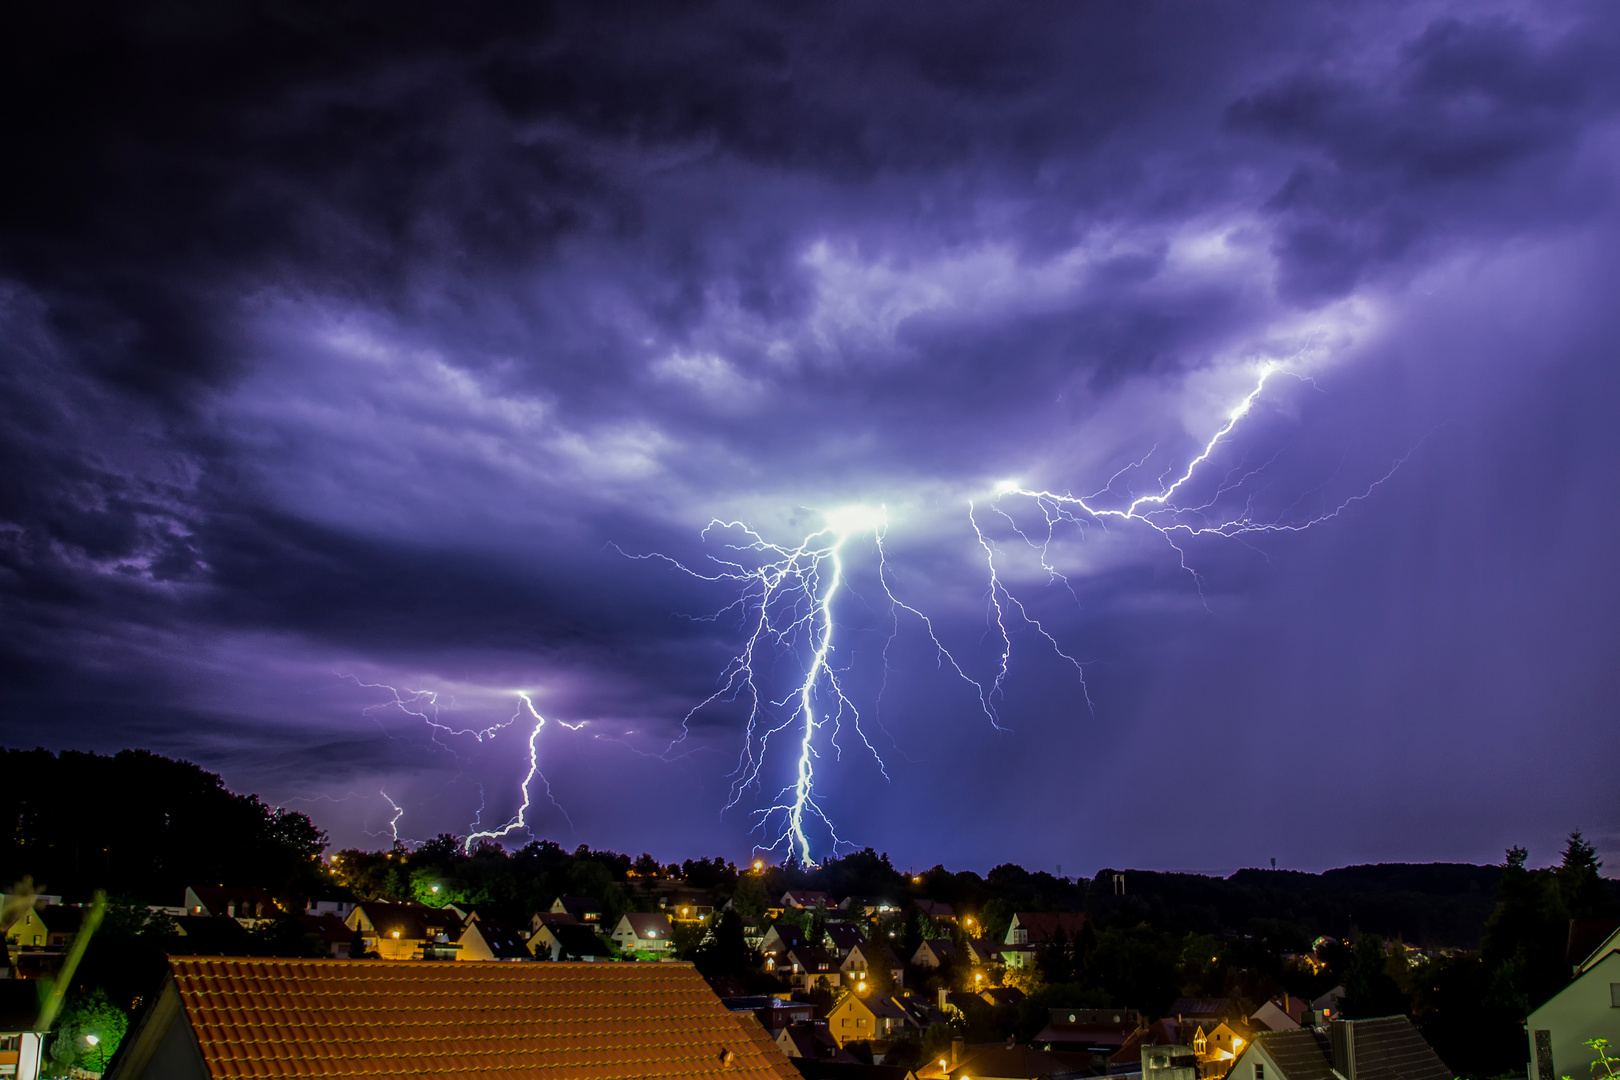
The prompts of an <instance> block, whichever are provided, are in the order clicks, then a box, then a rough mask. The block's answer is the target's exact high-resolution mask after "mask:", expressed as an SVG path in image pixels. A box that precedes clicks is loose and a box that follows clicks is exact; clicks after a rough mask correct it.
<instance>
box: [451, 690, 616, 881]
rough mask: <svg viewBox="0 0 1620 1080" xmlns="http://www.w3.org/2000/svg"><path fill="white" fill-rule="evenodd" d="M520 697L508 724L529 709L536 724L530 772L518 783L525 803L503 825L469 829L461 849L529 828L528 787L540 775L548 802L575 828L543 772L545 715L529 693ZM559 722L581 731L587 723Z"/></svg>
mask: <svg viewBox="0 0 1620 1080" xmlns="http://www.w3.org/2000/svg"><path fill="white" fill-rule="evenodd" d="M517 696H518V699H519V700H520V701H521V702H522V704H521V705H520V706H519V707H518V711H517V712H515V713H513V714H512V719H511V720H508V721H507V722H506V723H507V724H512V723H515V722H516V721H517V719H518V718H519V717H521V716H522V715H523V714H524V713H525V712H527V713H528V714H529V716H530V717H531V718H532V719H533V720H534V727H533V729H531V730H530V732H529V772H528V775H526V776H524V778H523V783H522V784H520V785H518V790H519V791H521V792H522V793H523V802H522V803H521V804H520V805H519V806H518V809H517V813H516V814H514V815H513V816H512V820H510V821H508V822H507V823H506V824H505V825H502V826H501V827H500V828H498V829H473V830H471V831H469V832H468V833H467V838H466V839H465V840H464V841H462V850H464V851H468V852H471V851H472V849H473V845H475V844H476V843H477V842H478V841H480V840H503V839H505V838H506V837H508V836H510V835H511V834H512V833H514V832H516V831H518V830H519V829H522V830H524V831H530V830H529V823H528V821H527V815H528V813H529V806H530V803H531V799H532V794H531V792H530V790H529V789H530V786H531V785H532V784H533V783H534V781H535V778H536V777H539V778H540V783H541V784H542V785H544V787H545V791H546V799H547V801H549V802H550V803H551V805H552V806H553V807H555V808H556V809H557V812H558V813H560V814H562V816H563V819H564V820H565V821H567V822H568V828H569V831H573V828H574V819H573V818H571V817H569V816H568V811H566V810H564V809H563V808H562V806H561V804H559V803H558V802H557V799H556V796H554V795H553V794H552V793H551V781H550V780H547V779H546V775H545V773H543V772H541V771H540V731H541V729H542V728H544V727H545V726H546V718H545V717H543V716H541V715H540V714H539V712H537V711H536V710H535V707H534V700H533V699H532V698H530V697H529V695H528V694H526V693H524V692H523V691H521V690H519V691H518V692H517ZM557 723H558V724H560V725H561V726H563V727H566V728H569V729H570V730H573V731H578V730H579V729H580V728H582V727H584V726H585V725H584V724H564V723H563V722H562V721H561V720H559V721H557ZM502 726H503V727H504V726H506V725H505V724H503V725H502ZM483 813H484V810H483V807H482V805H480V806H479V809H478V816H479V817H480V818H481V817H483ZM476 823H477V821H476V819H475V821H474V824H476Z"/></svg>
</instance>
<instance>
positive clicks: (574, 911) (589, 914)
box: [551, 896, 602, 923]
mask: <svg viewBox="0 0 1620 1080" xmlns="http://www.w3.org/2000/svg"><path fill="white" fill-rule="evenodd" d="M551 913H552V914H553V915H572V916H573V917H574V921H576V922H582V923H599V922H601V921H602V905H601V904H599V903H597V902H596V901H595V900H592V899H591V898H590V897H588V896H559V897H557V899H556V900H555V901H553V903H552V905H551Z"/></svg>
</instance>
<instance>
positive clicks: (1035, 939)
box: [1001, 911, 1091, 968]
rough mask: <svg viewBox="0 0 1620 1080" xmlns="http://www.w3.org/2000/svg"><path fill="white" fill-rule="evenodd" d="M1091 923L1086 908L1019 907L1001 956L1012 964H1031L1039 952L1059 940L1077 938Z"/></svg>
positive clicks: (1025, 965)
mask: <svg viewBox="0 0 1620 1080" xmlns="http://www.w3.org/2000/svg"><path fill="white" fill-rule="evenodd" d="M1090 925H1091V918H1090V916H1088V915H1086V914H1085V912H1082V911H1019V912H1015V913H1014V914H1013V917H1012V922H1010V923H1008V924H1007V936H1006V938H1005V940H1004V941H1003V942H1002V944H1003V946H1004V947H1003V948H1002V950H1001V959H1002V962H1003V963H1005V964H1006V965H1007V966H1008V967H1010V968H1022V967H1029V966H1030V965H1032V964H1033V963H1034V962H1035V954H1036V953H1037V952H1038V951H1039V950H1040V949H1043V948H1045V947H1046V946H1048V945H1052V944H1055V943H1057V942H1059V941H1074V940H1075V939H1076V938H1078V937H1079V936H1080V934H1081V932H1082V931H1084V930H1085V929H1086V928H1087V927H1088V926H1090Z"/></svg>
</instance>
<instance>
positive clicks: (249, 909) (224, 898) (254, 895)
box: [191, 885, 281, 919]
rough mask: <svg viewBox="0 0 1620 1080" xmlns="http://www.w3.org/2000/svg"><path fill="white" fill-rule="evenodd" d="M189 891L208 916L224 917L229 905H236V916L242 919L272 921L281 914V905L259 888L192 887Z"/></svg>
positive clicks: (230, 886)
mask: <svg viewBox="0 0 1620 1080" xmlns="http://www.w3.org/2000/svg"><path fill="white" fill-rule="evenodd" d="M191 891H192V892H194V893H196V894H197V899H199V900H201V901H202V902H203V906H204V907H206V908H207V909H208V913H209V914H210V915H224V914H225V913H226V908H227V907H229V906H230V905H231V904H235V905H236V915H237V917H238V918H242V919H247V918H264V919H273V918H275V917H276V916H277V915H279V914H281V905H280V904H278V903H276V900H275V897H273V896H271V895H270V894H269V893H267V892H265V891H264V890H263V889H260V888H238V887H236V886H232V885H193V886H191Z"/></svg>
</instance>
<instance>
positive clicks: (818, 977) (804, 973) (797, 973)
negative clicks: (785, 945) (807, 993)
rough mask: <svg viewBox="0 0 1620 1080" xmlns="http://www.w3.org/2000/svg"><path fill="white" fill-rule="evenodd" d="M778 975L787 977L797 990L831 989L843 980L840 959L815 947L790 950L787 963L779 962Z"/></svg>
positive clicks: (800, 947)
mask: <svg viewBox="0 0 1620 1080" xmlns="http://www.w3.org/2000/svg"><path fill="white" fill-rule="evenodd" d="M776 973H777V974H778V975H786V976H787V977H788V982H789V983H791V984H792V986H793V988H794V989H795V990H814V989H816V988H818V987H827V988H829V989H830V988H831V987H834V986H837V985H838V984H839V982H840V980H841V973H840V971H839V970H838V957H836V956H834V955H833V954H832V953H830V952H828V951H827V950H826V949H821V948H817V947H816V946H814V945H795V946H794V947H793V948H791V949H789V950H788V952H787V956H786V957H785V962H783V961H778V962H777V966H776Z"/></svg>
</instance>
